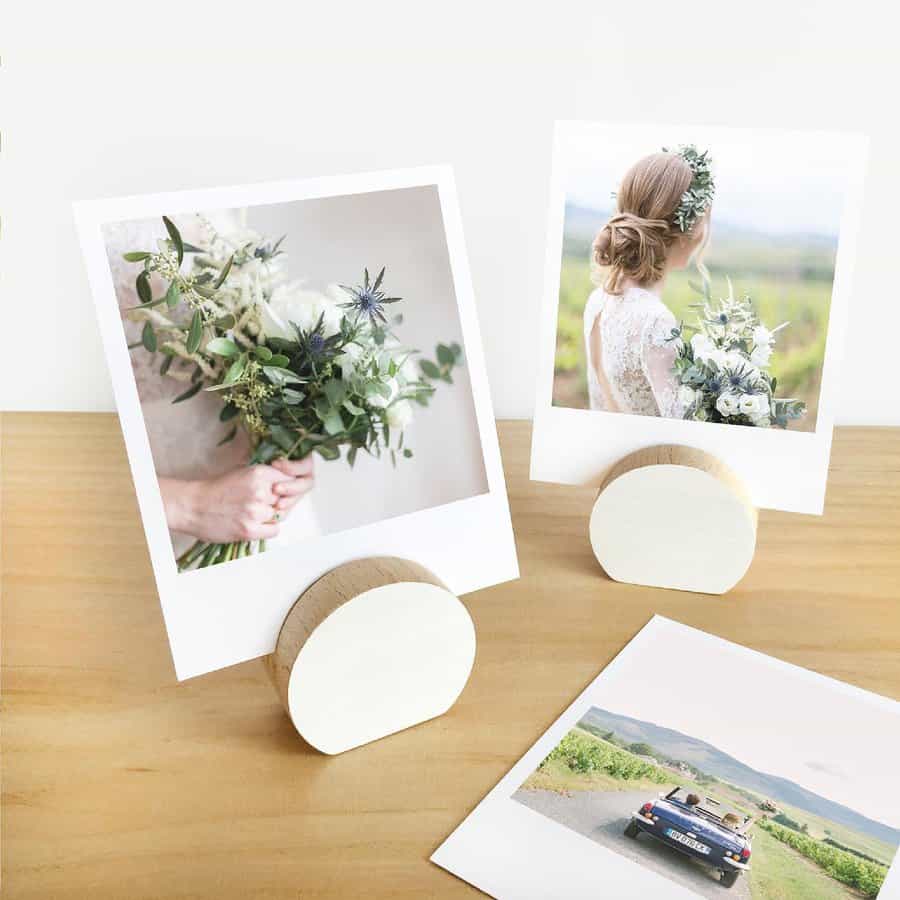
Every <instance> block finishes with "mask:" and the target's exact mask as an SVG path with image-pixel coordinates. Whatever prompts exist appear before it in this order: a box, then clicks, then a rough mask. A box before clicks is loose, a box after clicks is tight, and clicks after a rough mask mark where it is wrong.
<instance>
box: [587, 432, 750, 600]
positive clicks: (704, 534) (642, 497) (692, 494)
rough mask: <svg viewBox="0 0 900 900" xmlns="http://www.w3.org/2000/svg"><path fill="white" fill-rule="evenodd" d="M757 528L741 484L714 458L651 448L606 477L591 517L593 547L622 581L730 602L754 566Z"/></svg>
mask: <svg viewBox="0 0 900 900" xmlns="http://www.w3.org/2000/svg"><path fill="white" fill-rule="evenodd" d="M756 520H757V514H756V508H755V507H754V506H753V505H752V504H751V503H750V500H749V498H748V497H747V494H746V491H745V490H744V487H743V485H742V484H741V482H740V480H739V479H738V478H737V476H735V475H734V473H732V472H731V470H730V469H728V468H727V467H726V466H724V465H723V464H722V463H720V462H719V461H718V460H717V459H716V458H715V457H713V456H711V455H710V454H708V453H704V452H703V451H701V450H694V449H692V448H689V447H680V446H675V445H663V446H659V447H649V448H647V449H644V450H639V451H637V452H635V453H632V454H630V455H628V456H626V457H625V458H624V459H622V460H620V461H619V462H618V463H617V464H616V465H615V466H614V467H613V468H612V470H611V471H610V473H609V474H608V475H607V477H606V479H605V481H604V482H603V485H602V487H601V488H600V492H599V494H598V495H597V500H596V501H595V503H594V509H593V512H592V513H591V522H590V536H591V545H592V547H593V549H594V553H595V555H596V556H597V559H598V560H599V562H600V565H601V566H603V568H604V570H605V571H606V573H607V574H608V575H609V577H610V578H613V579H615V580H616V581H623V582H627V583H630V584H643V585H650V586H652V587H665V588H676V589H678V590H683V591H698V592H701V593H706V594H723V593H725V591H728V590H730V589H731V588H732V587H734V585H736V584H737V583H738V581H740V579H741V578H742V577H743V576H744V573H745V572H746V571H747V569H748V567H749V565H750V562H751V560H752V559H753V553H754V550H755V549H756Z"/></svg>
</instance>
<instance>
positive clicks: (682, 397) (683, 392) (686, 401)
mask: <svg viewBox="0 0 900 900" xmlns="http://www.w3.org/2000/svg"><path fill="white" fill-rule="evenodd" d="M697 396H698V392H697V391H695V390H694V389H693V388H692V387H690V385H687V384H683V385H681V387H680V388H678V402H679V404H680V405H681V408H682V409H688V408H689V407H690V406H691V404H693V403H694V401H695V400H696V399H697Z"/></svg>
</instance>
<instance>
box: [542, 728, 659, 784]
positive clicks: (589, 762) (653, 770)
mask: <svg viewBox="0 0 900 900" xmlns="http://www.w3.org/2000/svg"><path fill="white" fill-rule="evenodd" d="M555 759H558V760H561V761H562V762H564V763H565V765H566V766H567V767H568V768H569V770H570V771H572V772H578V773H580V774H587V773H590V772H604V773H606V774H607V775H611V776H612V777H613V778H620V779H623V780H626V781H634V780H636V779H639V778H643V779H647V780H649V781H653V782H656V783H657V784H665V783H666V782H668V781H669V780H670V777H669V775H668V774H667V773H666V772H664V771H663V770H662V769H660V768H659V767H658V766H654V765H652V764H651V763H648V762H645V761H644V760H642V759H638V758H637V757H636V756H635V755H634V754H633V753H629V752H628V751H627V750H620V749H619V748H618V747H614V746H612V745H611V744H607V743H605V742H603V741H600V740H597V739H594V738H591V737H588V736H587V735H584V734H579V733H578V732H576V731H570V732H569V733H568V734H567V735H566V736H565V737H564V738H563V739H562V740H561V741H560V742H559V743H558V744H557V745H556V747H555V748H554V749H553V750H552V751H551V752H550V754H549V755H548V756H547V757H546V758H545V759H544V760H543V762H542V763H541V765H540V768H543V767H544V766H545V765H546V764H547V763H548V762H550V761H551V760H555Z"/></svg>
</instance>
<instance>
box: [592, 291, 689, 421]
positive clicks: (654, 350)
mask: <svg viewBox="0 0 900 900" xmlns="http://www.w3.org/2000/svg"><path fill="white" fill-rule="evenodd" d="M677 324H678V323H677V322H676V321H675V317H674V316H673V315H672V313H671V312H670V311H669V309H668V307H667V306H666V305H665V304H664V303H663V302H662V300H660V298H659V297H658V296H657V295H656V294H654V293H652V292H651V291H647V290H644V289H643V288H639V287H630V288H626V289H625V291H624V292H623V293H622V294H608V293H606V291H604V290H602V289H600V288H598V289H597V290H596V291H594V292H593V293H592V294H591V296H590V297H589V298H588V302H587V304H586V305H585V308H584V343H585V350H586V353H587V363H588V365H587V380H588V393H589V397H590V405H591V409H600V410H605V411H607V412H623V413H630V414H632V415H638V416H665V417H667V418H678V419H680V418H681V417H682V414H683V412H684V410H683V409H682V404H681V403H679V400H678V384H677V382H676V380H675V375H674V374H673V371H672V364H673V363H674V361H675V348H674V347H673V345H672V343H671V342H667V341H666V338H668V337H670V336H671V334H672V329H673V328H675V327H677Z"/></svg>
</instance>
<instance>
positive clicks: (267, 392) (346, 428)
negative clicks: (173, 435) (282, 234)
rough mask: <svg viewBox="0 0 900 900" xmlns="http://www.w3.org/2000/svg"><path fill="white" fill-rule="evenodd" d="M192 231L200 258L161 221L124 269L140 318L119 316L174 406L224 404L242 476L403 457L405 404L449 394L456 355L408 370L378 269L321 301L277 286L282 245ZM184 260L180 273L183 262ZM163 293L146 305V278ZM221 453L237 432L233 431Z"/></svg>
mask: <svg viewBox="0 0 900 900" xmlns="http://www.w3.org/2000/svg"><path fill="white" fill-rule="evenodd" d="M201 221H202V226H203V228H202V231H203V235H204V239H203V240H202V241H201V242H200V245H199V246H195V245H192V244H188V243H186V242H185V241H184V240H183V239H182V237H181V234H180V233H179V231H178V229H177V228H176V227H175V225H174V224H173V223H172V222H171V220H169V219H168V218H165V217H164V218H163V223H164V224H165V227H166V231H167V233H168V238H167V239H165V240H160V241H159V243H158V247H157V249H155V250H135V251H132V252H129V253H126V254H125V259H126V260H128V261H129V262H134V263H135V264H139V265H140V271H139V272H138V274H137V278H136V288H137V293H138V297H139V299H140V301H141V305H140V306H139V307H136V308H134V309H131V310H129V311H128V313H127V314H128V315H129V316H131V317H132V318H137V319H139V320H141V319H142V320H143V321H144V326H143V332H142V336H141V342H140V343H138V344H134V345H132V347H143V349H145V350H146V351H147V352H149V353H159V354H161V355H162V357H163V359H162V362H161V365H160V369H159V371H160V375H163V376H168V377H173V378H177V379H179V380H181V381H184V382H185V383H186V384H187V385H188V386H187V389H186V390H185V391H183V392H182V393H180V394H179V395H178V396H177V397H176V398H175V400H174V401H173V402H175V403H180V402H183V401H185V400H188V399H190V398H191V397H193V396H195V395H196V394H197V393H199V392H200V391H201V390H206V391H216V392H218V393H219V396H220V397H221V398H222V410H221V414H220V416H219V418H220V419H221V420H222V422H223V423H228V422H230V421H231V420H233V419H235V420H237V421H238V422H239V423H240V425H241V426H242V427H243V428H244V429H245V430H246V432H247V434H248V436H249V438H250V444H251V447H252V456H251V459H250V462H251V463H267V462H271V461H272V460H273V459H276V458H278V457H284V458H287V459H301V458H303V457H305V456H308V455H309V454H310V453H313V452H315V453H318V454H319V455H320V456H322V457H324V458H325V459H327V460H333V459H337V458H338V457H339V456H340V455H341V451H340V447H341V446H346V447H347V452H346V459H347V462H348V463H349V464H350V465H351V466H352V465H353V463H354V460H355V459H356V456H357V453H358V451H359V450H364V451H365V452H367V453H370V454H373V455H376V456H380V455H381V454H382V452H383V451H387V452H388V453H389V454H390V457H391V460H392V461H393V462H394V463H395V464H396V459H397V456H398V454H402V455H403V456H405V457H411V456H412V450H410V449H409V448H408V447H405V446H404V443H403V430H404V428H405V427H406V426H407V425H408V424H409V423H410V421H411V419H412V417H413V409H414V407H413V404H419V405H422V406H426V405H427V404H428V401H429V398H430V397H431V395H432V394H433V393H434V390H435V387H434V382H437V381H443V382H447V383H452V377H451V372H452V370H453V368H454V366H457V365H459V364H460V363H461V358H462V348H461V347H460V346H459V345H458V344H456V343H451V344H449V345H448V344H438V345H437V350H436V357H437V358H436V361H432V360H428V359H420V360H419V361H418V367H417V366H416V365H415V362H414V359H415V357H416V355H417V354H416V351H413V350H410V349H407V348H404V347H403V346H402V345H401V344H400V343H399V341H398V340H397V339H396V337H395V335H394V333H393V330H392V327H393V326H396V325H399V324H401V322H402V316H400V315H397V316H394V317H393V318H392V320H391V321H390V322H389V321H388V317H387V315H386V307H387V306H388V305H390V304H394V303H398V302H400V298H399V297H389V296H386V295H385V293H384V291H383V290H382V283H383V279H384V269H382V270H381V272H380V273H379V274H378V275H377V276H376V277H375V278H374V279H372V278H370V277H369V272H368V270H365V273H364V277H363V282H362V284H361V285H359V286H357V287H345V286H339V285H332V286H330V287H329V288H328V289H326V291H325V292H324V293H322V292H318V291H313V290H309V289H307V288H304V287H303V286H302V284H301V283H300V282H287V280H286V272H285V270H284V265H283V260H284V251H283V250H282V249H281V244H282V242H283V241H284V238H281V239H280V240H278V241H274V242H273V241H271V240H269V239H267V238H266V237H264V236H263V235H260V234H257V233H255V232H253V231H249V230H246V229H243V230H239V231H236V232H234V233H229V234H222V233H220V232H218V231H217V230H216V229H215V228H214V227H213V226H212V225H211V224H210V223H209V222H207V221H206V220H201ZM186 256H188V257H190V259H191V262H190V265H187V266H186V265H184V264H183V263H184V259H185V257H186ZM154 275H156V276H160V277H161V278H162V279H163V283H164V284H165V285H166V289H165V292H164V293H163V294H162V296H160V297H157V298H154V296H153V290H152V282H151V277H152V276H154ZM225 427H226V428H228V431H227V433H226V434H225V435H224V437H223V440H222V443H224V442H226V441H228V440H231V439H232V438H233V437H234V435H235V434H236V431H237V427H238V426H237V425H236V424H232V425H231V426H230V427H229V426H228V425H227V424H226V426H225ZM264 549H265V542H264V541H259V542H255V543H251V542H237V543H232V544H211V543H205V542H202V541H197V542H196V543H195V544H194V545H193V546H192V547H191V548H190V549H189V550H188V551H187V552H186V553H185V554H183V555H182V556H181V557H180V559H179V560H178V566H179V569H180V570H184V569H188V568H191V567H192V566H196V567H204V566H209V565H213V564H215V563H219V562H227V561H228V560H231V559H236V558H238V557H241V556H246V555H249V554H252V553H256V552H259V551H262V550H264Z"/></svg>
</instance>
